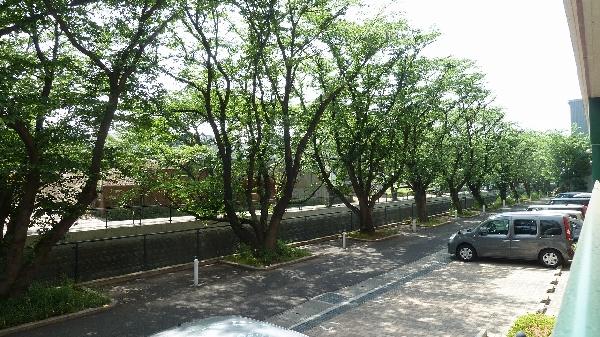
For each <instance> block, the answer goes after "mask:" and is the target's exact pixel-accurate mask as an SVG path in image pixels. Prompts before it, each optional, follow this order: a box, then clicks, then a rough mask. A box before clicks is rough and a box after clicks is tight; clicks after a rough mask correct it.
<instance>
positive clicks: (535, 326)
mask: <svg viewBox="0 0 600 337" xmlns="http://www.w3.org/2000/svg"><path fill="white" fill-rule="evenodd" d="M555 321H556V319H555V318H554V317H553V316H547V315H544V314H527V315H523V316H521V317H519V318H517V320H516V321H515V323H514V324H513V326H512V327H511V328H510V330H509V331H508V335H507V337H514V336H515V335H516V334H517V332H519V331H523V332H524V333H525V335H526V336H527V337H549V336H550V334H552V329H553V328H554V322H555Z"/></svg>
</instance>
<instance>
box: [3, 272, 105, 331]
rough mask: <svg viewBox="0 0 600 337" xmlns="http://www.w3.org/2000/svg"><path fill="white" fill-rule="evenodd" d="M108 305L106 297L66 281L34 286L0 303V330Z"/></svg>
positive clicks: (35, 284)
mask: <svg viewBox="0 0 600 337" xmlns="http://www.w3.org/2000/svg"><path fill="white" fill-rule="evenodd" d="M108 303H110V299H109V298H108V297H107V296H105V295H103V294H101V293H99V292H96V291H94V290H91V289H88V288H84V287H80V286H77V285H75V284H73V283H72V282H70V281H64V282H62V283H61V284H58V285H56V284H55V285H49V284H44V283H34V284H32V285H31V287H30V288H29V289H28V290H27V291H26V292H25V293H24V294H23V295H22V296H19V297H14V298H9V299H5V300H0V329H5V328H9V327H12V326H16V325H20V324H24V323H29V322H34V321H39V320H43V319H46V318H49V317H53V316H59V315H63V314H68V313H73V312H77V311H81V310H83V309H88V308H97V307H101V306H103V305H105V304H108Z"/></svg>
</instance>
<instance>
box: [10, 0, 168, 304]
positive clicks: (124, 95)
mask: <svg viewBox="0 0 600 337" xmlns="http://www.w3.org/2000/svg"><path fill="white" fill-rule="evenodd" d="M22 5H23V6H22V10H23V11H27V13H26V17H27V18H28V19H27V20H20V19H19V16H15V19H16V21H15V22H13V24H12V25H11V24H10V23H9V24H8V26H10V27H13V26H15V27H16V28H15V29H14V30H12V31H11V32H9V33H7V34H5V35H4V36H2V37H1V38H0V42H1V45H0V48H2V50H1V52H2V53H3V54H4V55H3V57H2V58H0V59H1V60H3V61H2V65H3V67H2V70H1V72H2V73H1V74H0V76H2V81H1V82H2V83H3V84H2V88H1V89H2V95H0V96H2V97H3V98H4V100H3V101H2V105H1V106H0V134H2V135H3V136H5V135H6V136H7V139H8V141H7V142H3V143H2V145H3V146H15V147H14V148H12V149H7V150H8V152H9V153H11V155H10V158H11V162H10V163H9V164H8V165H5V166H3V167H2V169H3V172H2V173H1V175H0V178H2V181H0V184H1V185H2V186H0V187H2V188H1V189H2V190H4V191H7V192H5V195H3V196H2V201H3V202H2V203H1V204H2V206H3V210H2V211H1V212H0V214H2V216H3V217H2V218H0V219H2V220H3V222H1V223H0V226H2V229H4V226H6V233H5V235H4V236H3V237H2V241H1V247H2V248H1V249H2V252H1V255H0V263H1V267H0V268H1V269H0V270H1V275H2V277H1V279H0V297H7V296H14V295H17V294H19V293H21V292H22V291H24V290H25V289H26V288H27V287H28V285H29V284H30V282H31V280H32V279H33V277H34V275H35V272H36V271H37V269H38V268H39V267H40V265H42V264H43V263H44V262H45V261H46V259H47V257H48V253H49V252H50V251H51V249H52V247H53V246H54V244H55V243H56V242H58V241H59V240H60V239H62V238H63V236H64V235H65V233H66V232H67V231H68V230H69V228H70V227H71V226H72V225H73V224H74V223H75V221H76V220H77V219H78V218H79V217H80V216H81V215H82V214H83V213H84V212H85V210H86V209H87V207H88V205H89V204H90V203H91V202H92V201H93V200H94V199H95V197H96V189H97V182H98V179H99V178H100V175H101V168H102V159H103V155H104V145H105V142H106V138H107V135H108V132H109V129H110V126H111V124H112V122H113V120H114V118H115V116H116V115H118V110H119V108H124V106H123V105H122V104H121V102H122V101H125V100H128V99H129V98H131V96H133V93H134V92H135V89H136V88H135V86H134V83H135V80H136V78H135V77H136V75H139V74H140V73H141V72H142V70H144V72H145V71H146V69H147V67H148V66H149V65H150V64H151V61H152V60H151V59H149V58H147V56H148V52H147V49H148V48H149V47H151V46H152V44H153V43H154V42H155V40H156V38H157V36H158V34H160V33H161V32H162V31H163V30H164V28H165V27H166V25H167V24H168V22H169V21H170V20H171V19H172V18H173V17H174V15H175V14H174V12H172V11H171V10H170V5H171V3H170V2H167V1H140V2H135V3H121V2H119V3H114V2H103V1H94V2H86V3H85V4H81V5H80V6H75V7H74V6H71V5H70V4H69V3H68V2H66V1H50V0H46V1H44V2H43V4H41V3H39V2H31V3H30V2H24V3H23V4H22ZM46 13H49V14H50V15H51V17H46V16H45V15H44V14H46ZM98 13H103V15H102V18H101V19H100V20H98V16H97V14H98ZM40 17H41V18H40ZM4 18H5V17H4ZM3 24H6V22H3ZM77 53H78V54H80V55H84V56H85V58H86V61H79V60H76V57H77ZM3 138H4V137H3ZM3 150H4V149H3ZM34 225H39V226H41V227H42V230H41V231H40V233H39V234H40V236H39V238H38V240H36V241H35V243H34V244H33V245H32V246H28V245H26V237H27V231H28V228H29V227H31V226H34Z"/></svg>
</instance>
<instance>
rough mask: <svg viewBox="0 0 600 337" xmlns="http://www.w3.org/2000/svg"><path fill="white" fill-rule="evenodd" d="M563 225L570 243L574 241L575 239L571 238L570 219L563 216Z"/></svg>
mask: <svg viewBox="0 0 600 337" xmlns="http://www.w3.org/2000/svg"><path fill="white" fill-rule="evenodd" d="M563 225H564V226H565V235H566V236H567V240H568V241H573V237H572V236H571V226H570V225H569V218H568V217H566V216H563Z"/></svg>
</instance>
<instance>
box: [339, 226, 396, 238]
mask: <svg viewBox="0 0 600 337" xmlns="http://www.w3.org/2000/svg"><path fill="white" fill-rule="evenodd" d="M395 234H398V229H397V228H383V229H376V230H375V231H374V232H371V233H366V232H360V231H354V232H350V233H348V237H350V238H354V239H363V240H377V239H383V238H386V237H388V236H392V235H395Z"/></svg>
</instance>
